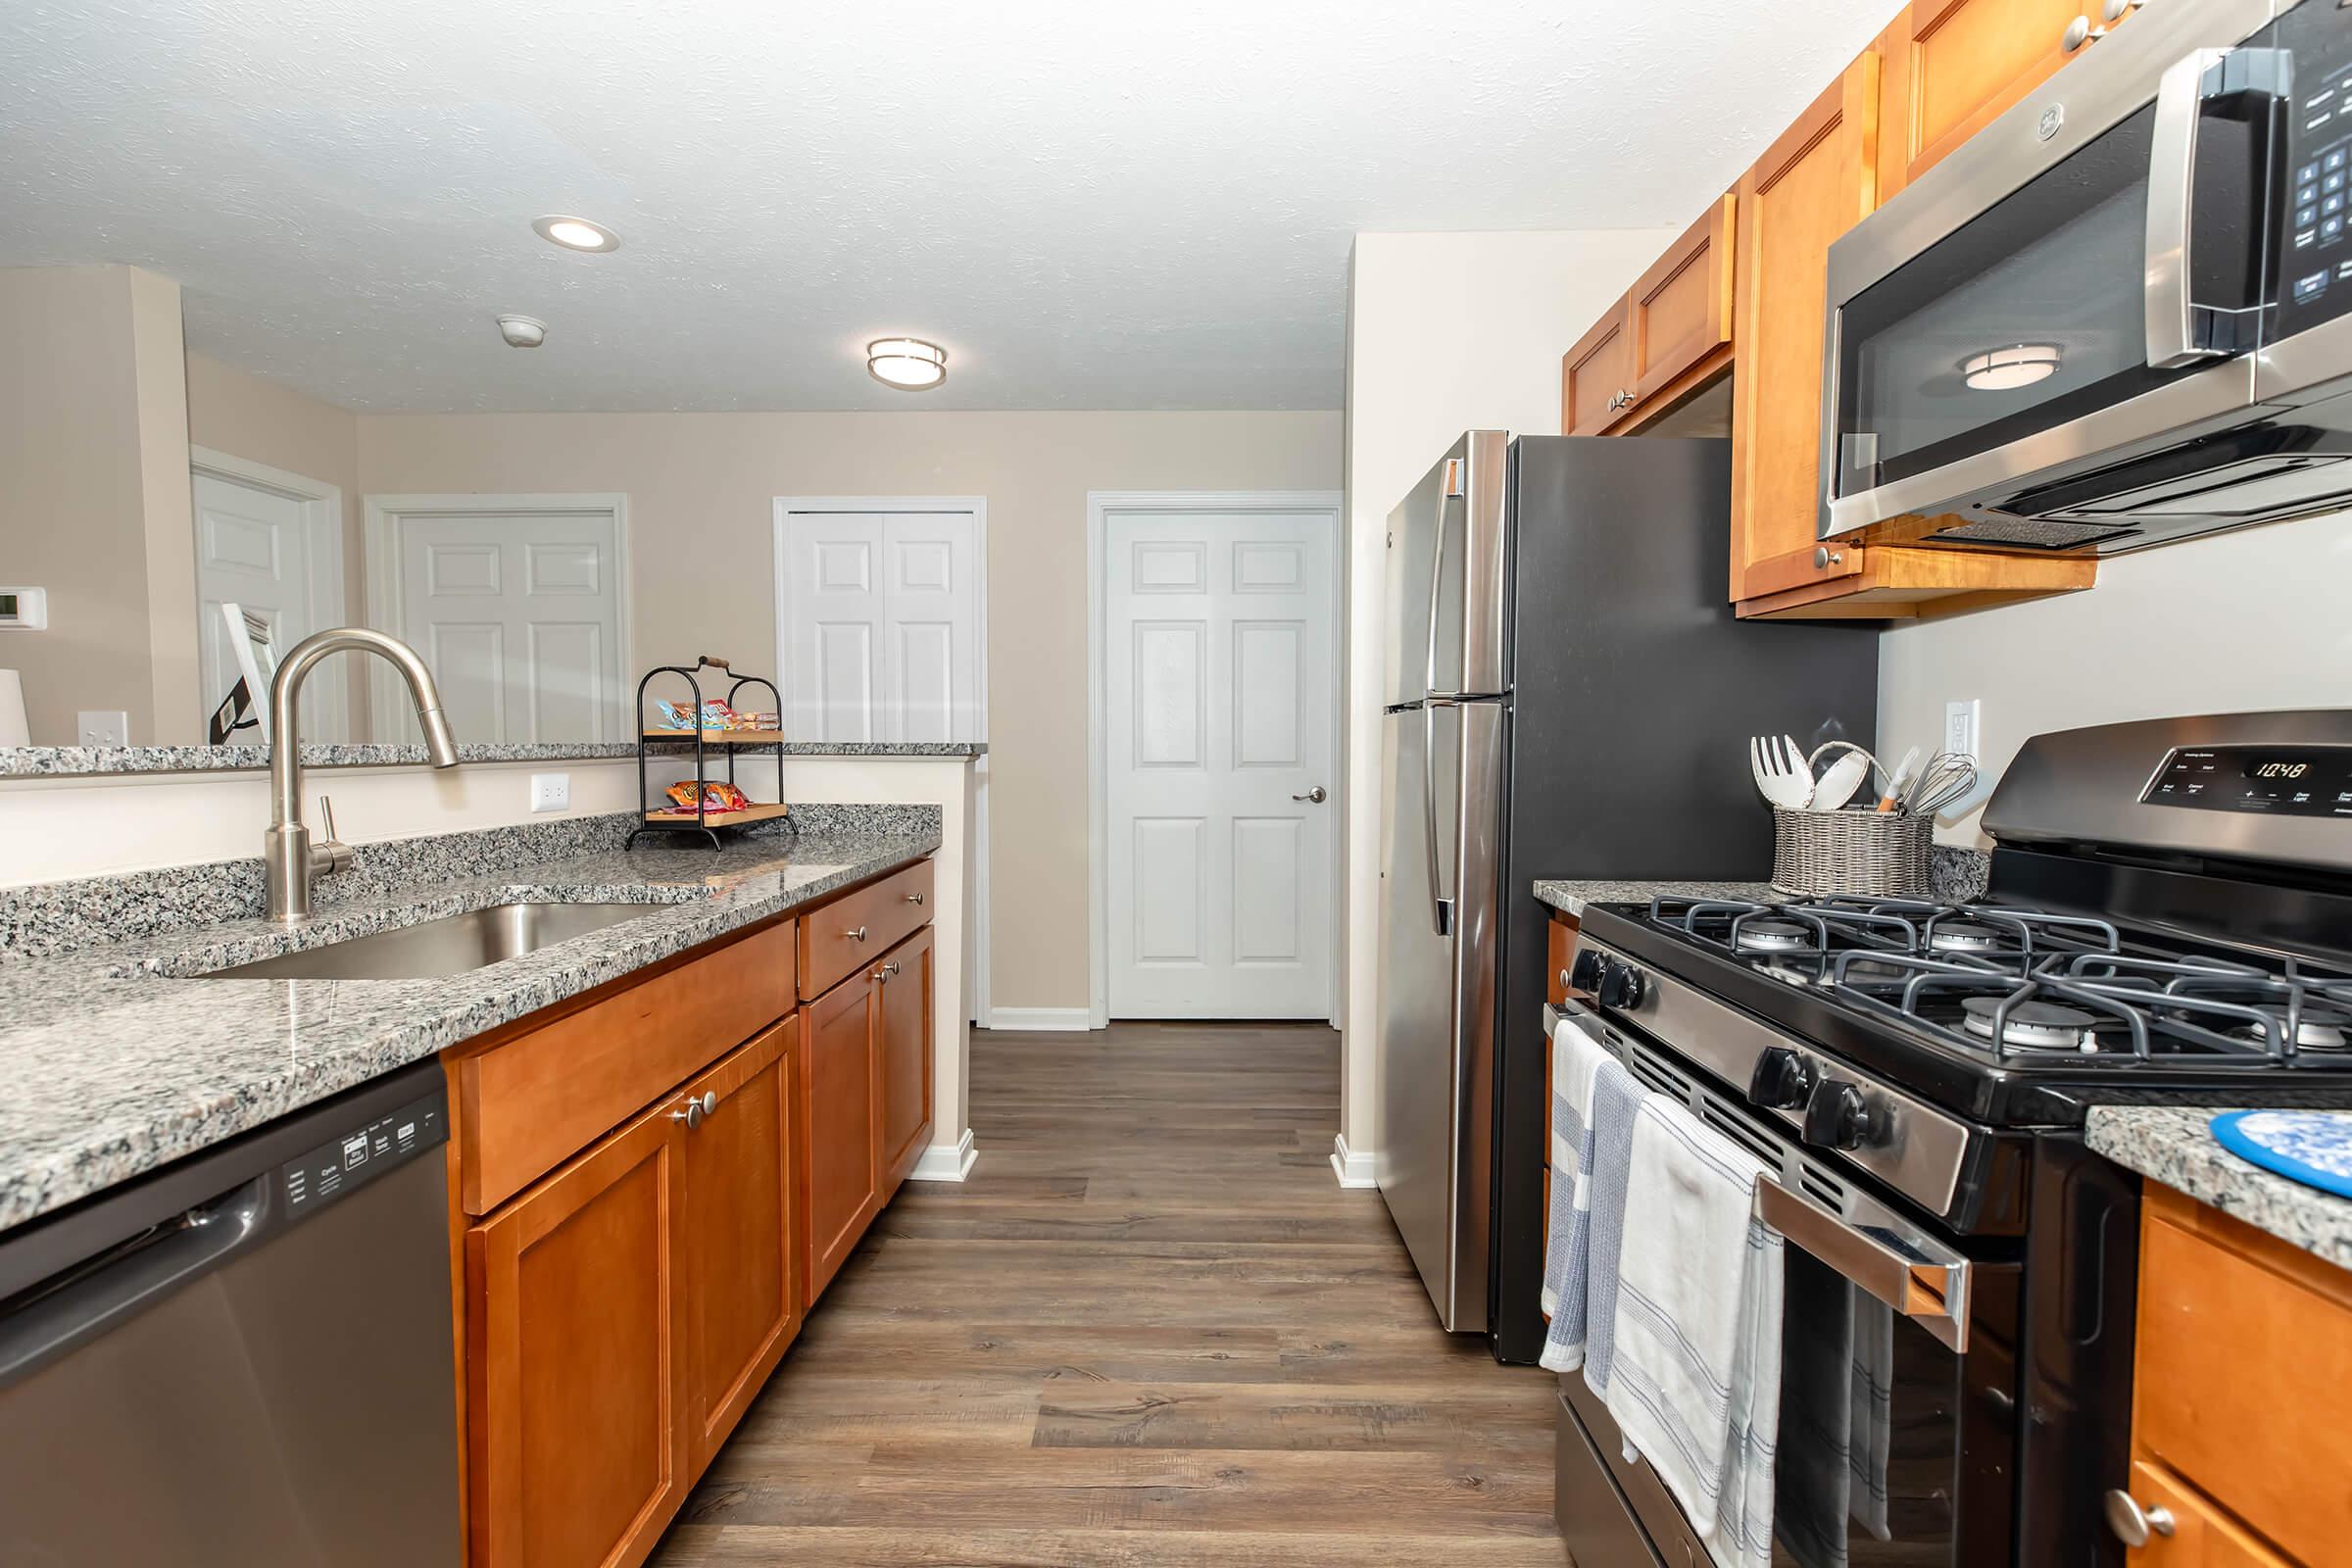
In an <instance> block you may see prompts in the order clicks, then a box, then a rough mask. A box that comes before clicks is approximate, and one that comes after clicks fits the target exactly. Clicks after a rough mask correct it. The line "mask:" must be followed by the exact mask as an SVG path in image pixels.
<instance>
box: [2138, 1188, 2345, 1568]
mask: <svg viewBox="0 0 2352 1568" xmlns="http://www.w3.org/2000/svg"><path fill="white" fill-rule="evenodd" d="M2144 1207H2145V1216H2144V1223H2143V1226H2142V1234H2141V1244H2140V1275H2139V1347H2138V1367H2137V1372H2136V1375H2135V1377H2134V1379H2133V1395H2134V1399H2135V1404H2136V1408H2135V1411H2134V1419H2133V1431H2132V1451H2133V1453H2134V1454H2135V1455H2136V1456H2137V1457H2139V1458H2141V1459H2143V1460H2149V1461H2153V1462H2155V1463H2156V1464H2159V1465H2161V1466H2162V1467H2163V1468H2164V1469H2165V1470H2167V1471H2169V1472H2171V1473H2172V1474H2173V1475H2175V1476H2178V1477H2180V1479H2181V1480H2183V1481H2185V1482H2186V1483H2188V1484H2189V1485H2190V1486H2192V1487H2194V1488H2195V1489H2196V1490H2197V1491H2198V1492H2201V1493H2203V1494H2204V1495H2207V1496H2209V1497H2211V1498H2212V1499H2213V1500H2214V1501H2215V1502H2217V1503H2219V1504H2220V1505H2221V1506H2222V1507H2223V1508H2224V1509H2226V1510H2228V1511H2229V1513H2230V1514H2233V1515H2235V1516H2236V1517H2237V1518H2239V1519H2242V1520H2244V1521H2245V1522H2246V1523H2247V1524H2248V1525H2251V1526H2252V1527H2253V1528H2254V1529H2255V1530H2258V1531H2260V1532H2261V1533H2262V1534H2263V1535H2264V1536H2266V1537H2268V1538H2269V1539H2270V1540H2271V1541H2273V1542H2275V1543H2277V1544H2278V1545H2279V1546H2281V1547H2284V1548H2285V1550H2286V1551H2287V1553H2288V1554H2289V1555H2291V1556H2293V1557H2295V1558H2297V1559H2300V1560H2301V1561H2304V1562H2309V1563H2322V1562H2338V1561H2341V1560H2342V1551H2343V1545H2344V1543H2345V1542H2346V1541H2352V1487H2347V1486H2345V1485H2343V1484H2342V1480H2341V1478H2343V1477H2344V1476H2346V1475H2352V1426H2347V1425H2346V1424H2345V1422H2344V1421H2343V1420H2342V1416H2341V1410H2340V1406H2339V1403H2338V1401H2337V1400H2336V1399H2335V1398H2333V1397H2328V1396H2326V1395H2323V1394H2321V1393H2320V1391H2323V1390H2327V1391H2340V1390H2342V1389H2345V1388H2352V1274H2346V1273H2345V1272H2344V1271H2343V1270H2341V1269H2337V1268H2334V1267H2332V1266H2330V1265H2328V1264H2327V1263H2324V1262H2322V1261H2321V1260H2320V1259H2318V1258H2316V1257H2314V1256H2312V1255H2311V1254H2310V1253H2308V1252H2305V1251H2303V1250H2300V1249H2298V1248H2294V1247H2290V1246H2288V1245H2287V1244H2286V1243H2284V1242H2281V1241H2279V1240H2278V1239H2277V1238H2276V1237H2273V1236H2270V1235H2268V1234H2266V1233H2264V1232H2261V1231H2257V1230H2255V1229H2254V1228H2253V1227H2251V1226H2249V1225H2247V1224H2245V1223H2244V1222H2243V1221H2240V1220H2233V1219H2231V1218H2230V1217H2229V1215H2227V1214H2223V1213H2220V1212H2218V1211H2217V1210H2214V1209H2211V1208H2207V1207H2205V1206H2204V1205H2202V1204H2200V1203H2197V1202H2195V1201H2191V1200H2189V1199H2186V1198H2183V1197H2181V1196H2180V1194H2178V1193H2175V1192H2173V1191H2172V1190H2170V1189H2168V1188H2163V1187H2159V1186H2157V1185H2156V1184H2154V1183H2150V1184H2149V1185H2148V1188H2147V1198H2146V1201H2145V1205H2144ZM2330 1477H2332V1478H2335V1479H2334V1480H2333V1481H2327V1480H2323V1479H2322V1478H2330ZM2142 1500H2143V1501H2145V1500H2147V1499H2144V1498H2143V1499H2142ZM2150 1560H2151V1561H2154V1560H2163V1561H2172V1560H2174V1559H2172V1558H2161V1559H2159V1558H2150ZM2179 1560H2180V1561H2183V1562H2189V1561H2194V1562H2205V1561H2216V1562H2234V1561H2238V1560H2241V1559H2239V1558H2235V1557H2229V1556H2211V1557H2198V1556H2189V1557H2182V1558H2180V1559H2179ZM2247 1560H2259V1559H2247Z"/></svg>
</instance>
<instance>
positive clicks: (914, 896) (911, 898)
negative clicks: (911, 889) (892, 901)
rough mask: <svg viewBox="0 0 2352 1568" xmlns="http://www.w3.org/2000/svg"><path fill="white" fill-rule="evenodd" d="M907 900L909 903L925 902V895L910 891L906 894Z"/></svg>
mask: <svg viewBox="0 0 2352 1568" xmlns="http://www.w3.org/2000/svg"><path fill="white" fill-rule="evenodd" d="M922 902H923V896H922V895H921V894H920V893H909V894H907V903H908V904H914V905H919V904H921V903H922Z"/></svg>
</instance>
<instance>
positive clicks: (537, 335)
mask: <svg viewBox="0 0 2352 1568" xmlns="http://www.w3.org/2000/svg"><path fill="white" fill-rule="evenodd" d="M498 335H499V336H500V337H503V338H505V339H506V340H507V347H509V348H511V349H535V348H537V347H538V346H539V345H540V344H542V343H544V342H546V341H547V323H546V322H545V321H542V320H540V319H538V318H537V317H535V316H502V317H500V318H499V319H498Z"/></svg>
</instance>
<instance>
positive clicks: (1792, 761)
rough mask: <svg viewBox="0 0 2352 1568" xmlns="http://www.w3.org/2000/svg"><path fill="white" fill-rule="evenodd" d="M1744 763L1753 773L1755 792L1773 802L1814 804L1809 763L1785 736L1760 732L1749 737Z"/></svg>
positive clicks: (1795, 807) (1799, 806)
mask: <svg viewBox="0 0 2352 1568" xmlns="http://www.w3.org/2000/svg"><path fill="white" fill-rule="evenodd" d="M1747 765H1748V767H1749V768H1750V769H1751V770H1752V771H1753V772H1754V773H1755V775H1756V792H1757V793H1758V794H1760V795H1762V796H1763V797H1764V798H1765V799H1766V800H1768V801H1770V802H1771V803H1772V804H1773V805H1775V806H1778V807H1781V808H1783V809H1786V810H1790V811H1801V810H1803V809H1805V808H1806V807H1808V806H1810V805H1812V804H1813V768H1812V764H1810V763H1808V762H1807V761H1806V760H1805V753H1804V748H1802V747H1800V746H1798V745H1797V744H1796V742H1795V741H1794V740H1792V739H1790V738H1789V736H1787V735H1783V736H1781V737H1779V738H1778V739H1775V738H1774V737H1772V736H1770V735H1759V736H1757V737H1755V738H1754V739H1753V740H1751V741H1749V742H1748V743H1747Z"/></svg>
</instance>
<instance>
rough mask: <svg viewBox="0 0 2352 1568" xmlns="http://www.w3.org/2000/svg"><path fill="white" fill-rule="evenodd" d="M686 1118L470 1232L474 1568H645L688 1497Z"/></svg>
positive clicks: (577, 1168) (652, 1128)
mask: <svg viewBox="0 0 2352 1568" xmlns="http://www.w3.org/2000/svg"><path fill="white" fill-rule="evenodd" d="M671 1108H672V1106H671V1105H670V1104H668V1103H665V1104H663V1105H662V1106H659V1107H657V1108H656V1109H654V1110H652V1111H649V1112H647V1113H646V1114H645V1115H644V1116H642V1117H640V1118H639V1119H638V1120H637V1121H635V1122H633V1123H630V1124H629V1125H628V1126H626V1127H624V1128H622V1129H621V1131H619V1132H617V1133H615V1134H613V1136H612V1137H610V1138H608V1139H607V1140H605V1142H603V1143H602V1144H599V1145H597V1146H596V1147H595V1148H593V1149H591V1150H590V1151H589V1152H587V1153H585V1154H582V1155H580V1156H579V1157H578V1158H577V1159H575V1160H573V1161H572V1162H571V1163H570V1164H569V1165H566V1166H564V1167H563V1168H561V1169H559V1170H558V1171H556V1172H555V1174H553V1175H551V1176H549V1177H548V1178H547V1179H546V1180H545V1181H543V1182H542V1183H541V1184H540V1185H539V1186H538V1187H536V1188H534V1189H531V1190H530V1191H528V1192H525V1193H524V1194H523V1195H522V1196H521V1197H519V1198H517V1199H515V1201H513V1202H511V1203H509V1204H508V1205H507V1206H506V1207H505V1208H503V1209H501V1210H499V1211H498V1212H497V1213H496V1214H493V1215H492V1216H491V1217H490V1218H488V1219H486V1220H484V1221H483V1222H482V1223H481V1224H479V1225H476V1226H474V1227H473V1228H472V1229H470V1230H468V1231H467V1232H466V1335H467V1341H468V1343H467V1346H466V1378H467V1391H466V1392H467V1397H466V1411H467V1414H466V1423H467V1434H466V1439H467V1442H466V1446H467V1461H468V1464H469V1466H470V1472H471V1476H472V1490H471V1507H470V1521H469V1534H470V1537H471V1543H472V1545H471V1550H470V1552H469V1553H468V1561H469V1562H470V1563H471V1564H472V1565H473V1568H523V1565H526V1564H527V1565H528V1568H630V1565H633V1564H635V1563H637V1562H640V1561H642V1560H643V1559H644V1557H645V1555H646V1553H647V1552H649V1551H651V1550H652V1549H653V1545H654V1543H655V1541H656V1540H657V1539H659V1537H660V1536H661V1534H662V1526H663V1525H665V1524H667V1523H668V1522H669V1517H670V1514H671V1513H672V1512H673V1511H674V1510H675V1509H676V1506H677V1504H678V1502H679V1500H680V1498H681V1495H682V1489H683V1487H684V1485H685V1475H684V1471H685V1468H686V1455H685V1452H684V1449H685V1445H684V1443H683V1441H682V1440H683V1437H684V1433H685V1427H684V1424H683V1423H682V1422H681V1421H680V1420H679V1418H678V1417H679V1412H678V1410H677V1407H676V1396H677V1390H678V1388H679V1386H680V1369H681V1364H682V1343H681V1339H680V1334H679V1328H680V1325H681V1323H682V1322H683V1318H684V1312H683V1308H684V1305H685V1302H684V1300H683V1299H682V1295H681V1291H680V1281H679V1275H678V1271H677V1269H676V1267H675V1260H676V1255H677V1254H676V1247H675V1243H674V1237H673V1234H672V1230H673V1227H674V1226H675V1224H676V1222H677V1215H678V1193H679V1164H680V1159H681V1152H682V1151H681V1142H682V1141H681V1139H680V1138H679V1137H678V1135H677V1134H676V1132H675V1131H674V1130H673V1126H672V1123H671V1122H670V1120H669V1111H670V1109H671ZM353 1418H354V1420H357V1421H362V1422H364V1421H365V1420H366V1419H367V1416H366V1412H364V1411H356V1412H354V1415H353Z"/></svg>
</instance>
